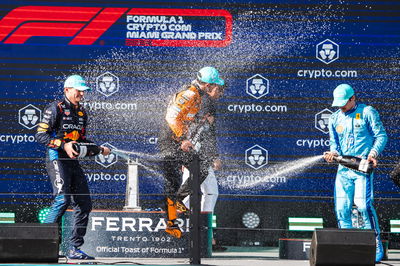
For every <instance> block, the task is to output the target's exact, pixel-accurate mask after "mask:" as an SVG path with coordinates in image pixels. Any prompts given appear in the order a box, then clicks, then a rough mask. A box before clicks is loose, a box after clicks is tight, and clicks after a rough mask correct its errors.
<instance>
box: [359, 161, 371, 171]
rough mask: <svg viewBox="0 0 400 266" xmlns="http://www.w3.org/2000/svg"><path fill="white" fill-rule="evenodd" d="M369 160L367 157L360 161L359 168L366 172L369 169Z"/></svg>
mask: <svg viewBox="0 0 400 266" xmlns="http://www.w3.org/2000/svg"><path fill="white" fill-rule="evenodd" d="M368 165H369V164H368V161H367V160H365V159H362V160H361V162H360V165H359V166H358V170H360V171H361V172H364V173H366V172H367V171H368Z"/></svg>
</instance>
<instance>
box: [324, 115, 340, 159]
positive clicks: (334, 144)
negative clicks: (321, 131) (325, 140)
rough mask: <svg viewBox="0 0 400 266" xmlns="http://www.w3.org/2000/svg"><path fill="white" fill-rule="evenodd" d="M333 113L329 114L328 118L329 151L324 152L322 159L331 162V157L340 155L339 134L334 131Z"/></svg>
mask: <svg viewBox="0 0 400 266" xmlns="http://www.w3.org/2000/svg"><path fill="white" fill-rule="evenodd" d="M334 118H335V117H334V114H332V115H331V117H330V118H329V124H328V128H329V143H330V148H329V152H326V153H324V159H325V160H326V161H327V162H329V163H331V162H333V157H334V156H335V155H340V154H341V150H340V145H339V136H338V135H337V133H336V130H335V125H334Z"/></svg>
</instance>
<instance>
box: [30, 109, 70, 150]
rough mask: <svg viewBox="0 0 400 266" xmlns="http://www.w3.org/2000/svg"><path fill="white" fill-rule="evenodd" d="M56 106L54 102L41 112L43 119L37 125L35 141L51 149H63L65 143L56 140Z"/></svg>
mask: <svg viewBox="0 0 400 266" xmlns="http://www.w3.org/2000/svg"><path fill="white" fill-rule="evenodd" d="M57 108H58V104H57V103H56V102H54V103H51V104H50V105H48V106H47V107H46V109H45V110H44V112H43V119H42V121H41V122H40V123H39V124H38V127H37V131H36V135H35V137H36V140H37V141H38V142H39V143H41V144H43V145H45V146H46V147H49V148H52V149H63V148H64V144H65V142H64V141H63V140H62V139H60V138H56V137H55V136H56V124H57V116H58V114H57V113H58V112H57Z"/></svg>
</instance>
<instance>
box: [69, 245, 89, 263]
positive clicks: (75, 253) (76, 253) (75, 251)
mask: <svg viewBox="0 0 400 266" xmlns="http://www.w3.org/2000/svg"><path fill="white" fill-rule="evenodd" d="M67 258H68V259H71V260H94V257H92V256H89V255H88V254H86V253H85V252H83V251H82V250H80V249H79V248H77V247H72V248H71V249H70V250H69V251H68V254H67Z"/></svg>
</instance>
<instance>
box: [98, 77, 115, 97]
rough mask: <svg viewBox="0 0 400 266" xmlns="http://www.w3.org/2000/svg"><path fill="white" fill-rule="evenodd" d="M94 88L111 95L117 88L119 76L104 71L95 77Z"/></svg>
mask: <svg viewBox="0 0 400 266" xmlns="http://www.w3.org/2000/svg"><path fill="white" fill-rule="evenodd" d="M96 90H97V91H98V92H100V93H101V94H103V95H105V96H107V97H108V96H111V95H113V94H114V93H116V92H117V91H118V90H119V78H118V77H117V76H116V75H114V74H112V73H110V72H106V73H104V74H101V75H100V76H98V77H97V78H96Z"/></svg>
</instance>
